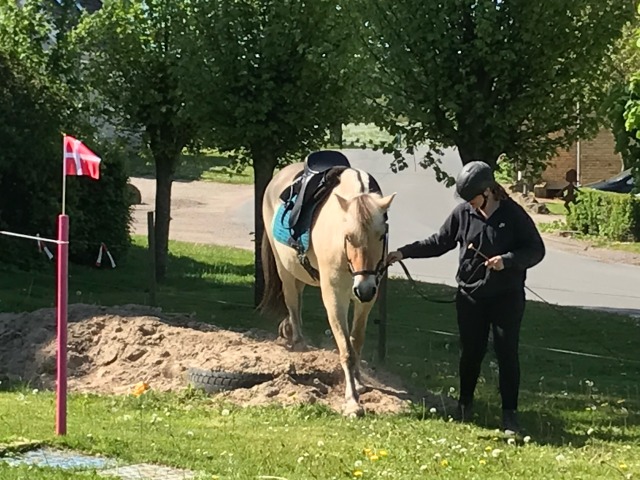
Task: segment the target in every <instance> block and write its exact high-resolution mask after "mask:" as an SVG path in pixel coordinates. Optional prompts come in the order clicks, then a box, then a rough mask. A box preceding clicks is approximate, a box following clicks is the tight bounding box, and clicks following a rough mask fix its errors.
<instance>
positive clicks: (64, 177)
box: [62, 134, 67, 215]
mask: <svg viewBox="0 0 640 480" xmlns="http://www.w3.org/2000/svg"><path fill="white" fill-rule="evenodd" d="M65 137H66V135H64V134H63V136H62V215H64V214H65V206H66V203H67V158H66V157H67V155H66V153H67V152H66V146H65Z"/></svg>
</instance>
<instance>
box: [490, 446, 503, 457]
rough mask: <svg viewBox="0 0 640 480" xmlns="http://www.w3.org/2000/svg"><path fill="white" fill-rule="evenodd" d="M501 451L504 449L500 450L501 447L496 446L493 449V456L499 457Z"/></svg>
mask: <svg viewBox="0 0 640 480" xmlns="http://www.w3.org/2000/svg"><path fill="white" fill-rule="evenodd" d="M501 453H502V450H500V449H499V448H494V449H493V450H491V456H492V457H493V458H498V457H499V456H500V454H501Z"/></svg>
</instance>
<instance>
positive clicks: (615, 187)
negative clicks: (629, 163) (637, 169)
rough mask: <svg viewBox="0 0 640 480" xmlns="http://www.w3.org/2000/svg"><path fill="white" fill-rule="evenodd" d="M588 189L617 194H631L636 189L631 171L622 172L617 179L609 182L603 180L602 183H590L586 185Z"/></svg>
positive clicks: (608, 180)
mask: <svg viewBox="0 0 640 480" xmlns="http://www.w3.org/2000/svg"><path fill="white" fill-rule="evenodd" d="M584 186H585V187H587V188H593V189H594V190H602V191H605V192H616V193H631V191H632V190H633V187H634V181H633V175H632V174H631V169H630V168H629V169H627V170H624V171H623V172H620V173H619V174H618V175H616V176H615V177H611V178H609V179H607V180H602V181H600V182H595V183H590V184H589V185H584Z"/></svg>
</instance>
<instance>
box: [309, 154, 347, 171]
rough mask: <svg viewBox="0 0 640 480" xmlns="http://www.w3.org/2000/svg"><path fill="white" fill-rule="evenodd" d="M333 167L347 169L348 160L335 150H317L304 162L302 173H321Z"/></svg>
mask: <svg viewBox="0 0 640 480" xmlns="http://www.w3.org/2000/svg"><path fill="white" fill-rule="evenodd" d="M333 167H345V168H349V167H351V165H350V164H349V160H348V159H347V157H345V156H344V155H343V154H342V153H340V152H336V151H335V150H319V151H317V152H313V153H310V154H309V155H308V156H307V158H306V159H305V162H304V172H305V173H307V174H309V173H310V174H317V173H323V172H326V171H327V170H329V169H330V168H333Z"/></svg>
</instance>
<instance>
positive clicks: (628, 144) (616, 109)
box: [605, 16, 640, 185]
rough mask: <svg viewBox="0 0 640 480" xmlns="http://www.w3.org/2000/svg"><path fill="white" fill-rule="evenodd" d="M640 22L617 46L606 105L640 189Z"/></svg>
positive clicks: (629, 28) (619, 145) (619, 148)
mask: <svg viewBox="0 0 640 480" xmlns="http://www.w3.org/2000/svg"><path fill="white" fill-rule="evenodd" d="M639 27H640V19H639V18H638V17H637V16H636V18H635V19H634V21H633V22H632V23H631V24H630V25H628V26H627V28H625V30H624V36H623V38H622V39H621V41H620V42H619V43H618V45H617V52H616V56H615V58H616V64H617V65H618V69H617V72H616V75H615V76H613V77H612V82H611V83H612V84H611V88H610V91H609V94H608V96H607V101H606V102H605V108H606V113H607V116H608V119H609V122H610V125H611V131H612V133H613V135H614V138H615V142H616V151H617V152H618V153H620V155H621V156H622V159H623V161H624V166H625V168H634V173H635V178H636V183H637V185H640V128H639V127H640V115H639V105H640V46H639V45H638V41H639V38H638V37H639V35H638V30H639Z"/></svg>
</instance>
